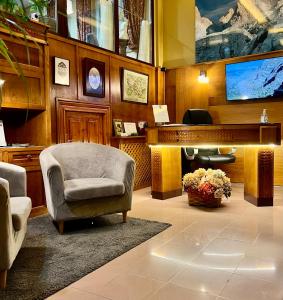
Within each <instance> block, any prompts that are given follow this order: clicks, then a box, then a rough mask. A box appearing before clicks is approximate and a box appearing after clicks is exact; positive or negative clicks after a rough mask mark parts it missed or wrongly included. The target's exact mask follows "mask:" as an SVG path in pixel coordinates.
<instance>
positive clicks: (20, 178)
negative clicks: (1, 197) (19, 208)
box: [0, 162, 27, 197]
mask: <svg viewBox="0 0 283 300" xmlns="http://www.w3.org/2000/svg"><path fill="white" fill-rule="evenodd" d="M0 177H2V178H4V179H6V180H7V181H8V182H9V191H10V195H11V197H22V196H26V194H27V188H26V186H27V177H26V170H25V169H24V168H22V167H20V166H16V165H13V164H8V163H4V162H0Z"/></svg>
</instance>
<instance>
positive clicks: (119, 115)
mask: <svg viewBox="0 0 283 300" xmlns="http://www.w3.org/2000/svg"><path fill="white" fill-rule="evenodd" d="M48 44H49V53H50V56H49V57H50V71H51V70H52V69H53V58H54V56H57V57H61V58H65V59H69V60H70V86H59V85H54V84H53V78H50V81H51V82H50V100H51V114H52V142H57V133H56V128H57V125H56V109H55V105H56V100H55V99H56V98H64V99H71V100H74V101H76V100H79V101H87V102H91V103H95V104H98V105H100V104H101V105H109V106H110V107H111V111H112V118H113V119H122V120H123V121H132V122H137V121H148V123H149V124H150V125H153V124H154V121H153V113H152V107H151V105H152V104H158V103H164V99H163V98H164V80H165V75H164V73H163V72H161V71H160V70H159V69H158V68H155V67H153V66H150V65H148V64H143V63H140V62H137V61H134V60H131V59H127V58H124V57H121V56H118V55H116V54H113V53H111V52H108V51H103V50H100V49H96V48H94V47H91V46H88V45H85V44H83V43H79V42H76V41H74V40H70V39H65V38H62V37H59V36H57V35H53V34H49V35H48ZM84 57H88V58H91V59H95V60H99V61H103V62H104V63H105V97H104V98H95V97H89V96H85V95H83V75H82V60H83V58H84ZM122 68H126V69H129V70H133V71H137V72H142V73H145V74H148V75H149V101H148V104H147V105H143V104H135V103H129V102H123V101H121V80H120V79H121V69H122ZM50 74H52V72H50ZM52 76H53V75H52ZM110 132H112V130H110Z"/></svg>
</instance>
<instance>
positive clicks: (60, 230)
mask: <svg viewBox="0 0 283 300" xmlns="http://www.w3.org/2000/svg"><path fill="white" fill-rule="evenodd" d="M57 225H58V231H59V233H60V234H63V233H64V221H58V222H57Z"/></svg>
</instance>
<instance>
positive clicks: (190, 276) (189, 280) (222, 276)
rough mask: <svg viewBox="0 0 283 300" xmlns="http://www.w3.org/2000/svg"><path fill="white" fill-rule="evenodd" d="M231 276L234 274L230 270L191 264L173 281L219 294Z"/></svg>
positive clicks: (187, 286) (199, 290)
mask: <svg viewBox="0 0 283 300" xmlns="http://www.w3.org/2000/svg"><path fill="white" fill-rule="evenodd" d="M231 276H232V274H230V273H228V272H222V271H215V270H209V269H204V268H202V267H200V268H199V267H197V266H190V267H186V269H184V270H183V271H181V272H180V273H178V274H177V275H176V276H174V277H173V278H172V279H171V282H172V283H174V284H176V285H180V286H182V287H185V288H188V289H191V290H195V291H197V292H206V293H209V294H213V295H216V296H217V295H219V294H220V293H221V291H222V289H223V288H224V286H225V285H226V283H227V282H228V280H229V279H230V278H231Z"/></svg>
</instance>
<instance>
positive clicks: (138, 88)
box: [121, 69, 149, 104]
mask: <svg viewBox="0 0 283 300" xmlns="http://www.w3.org/2000/svg"><path fill="white" fill-rule="evenodd" d="M121 82H122V85H121V90H122V91H121V93H122V101H128V102H134V103H141V104H147V103H148V82H149V76H148V75H147V74H143V73H138V72H134V71H130V70H127V69H122V81H121Z"/></svg>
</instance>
